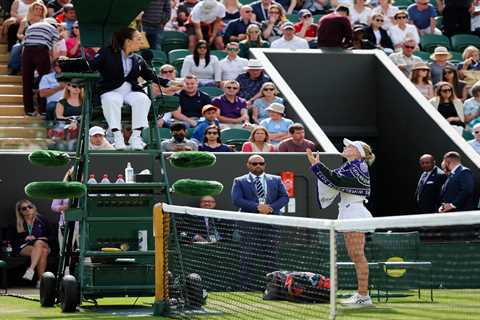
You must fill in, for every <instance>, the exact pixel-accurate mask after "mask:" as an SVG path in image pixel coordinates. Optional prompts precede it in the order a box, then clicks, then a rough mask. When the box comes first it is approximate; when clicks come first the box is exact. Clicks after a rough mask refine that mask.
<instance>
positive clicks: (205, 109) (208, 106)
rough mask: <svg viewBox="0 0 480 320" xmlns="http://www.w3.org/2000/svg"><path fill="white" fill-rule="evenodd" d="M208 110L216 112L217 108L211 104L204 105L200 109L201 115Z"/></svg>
mask: <svg viewBox="0 0 480 320" xmlns="http://www.w3.org/2000/svg"><path fill="white" fill-rule="evenodd" d="M209 110H218V108H217V107H216V106H214V105H213V104H207V105H204V106H203V108H202V114H204V113H205V112H207V111H209Z"/></svg>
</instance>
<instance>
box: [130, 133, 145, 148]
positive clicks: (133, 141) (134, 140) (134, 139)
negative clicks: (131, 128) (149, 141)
mask: <svg viewBox="0 0 480 320" xmlns="http://www.w3.org/2000/svg"><path fill="white" fill-rule="evenodd" d="M128 143H129V144H130V149H132V150H143V149H144V148H145V146H146V144H145V142H143V140H142V137H140V136H134V135H132V136H131V137H130V140H128Z"/></svg>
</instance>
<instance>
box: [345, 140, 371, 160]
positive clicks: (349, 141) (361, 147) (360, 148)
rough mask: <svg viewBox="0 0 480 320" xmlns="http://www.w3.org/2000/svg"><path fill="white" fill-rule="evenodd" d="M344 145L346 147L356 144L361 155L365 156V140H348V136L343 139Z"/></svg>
mask: <svg viewBox="0 0 480 320" xmlns="http://www.w3.org/2000/svg"><path fill="white" fill-rule="evenodd" d="M343 145H344V146H345V147H348V146H354V147H355V148H356V149H357V150H358V152H360V155H361V156H362V158H365V156H366V155H365V150H364V149H363V146H364V145H365V142H362V141H358V140H357V141H351V140H348V139H347V138H344V139H343Z"/></svg>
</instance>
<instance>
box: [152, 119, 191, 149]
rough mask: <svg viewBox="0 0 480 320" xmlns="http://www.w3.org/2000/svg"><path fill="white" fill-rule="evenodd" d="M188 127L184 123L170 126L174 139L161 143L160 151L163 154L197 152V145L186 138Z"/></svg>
mask: <svg viewBox="0 0 480 320" xmlns="http://www.w3.org/2000/svg"><path fill="white" fill-rule="evenodd" d="M186 130H187V127H186V126H185V124H184V123H182V122H176V123H173V124H172V125H171V126H170V132H171V133H172V138H171V139H168V140H165V141H162V142H161V143H160V150H162V151H163V152H175V151H197V150H198V146H197V144H196V143H195V142H194V141H192V140H188V139H187V138H185V136H186V135H187V132H186Z"/></svg>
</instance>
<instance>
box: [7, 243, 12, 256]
mask: <svg viewBox="0 0 480 320" xmlns="http://www.w3.org/2000/svg"><path fill="white" fill-rule="evenodd" d="M12 251H13V248H12V244H11V243H10V241H7V245H6V246H5V255H6V256H7V257H10V256H11V255H12Z"/></svg>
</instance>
